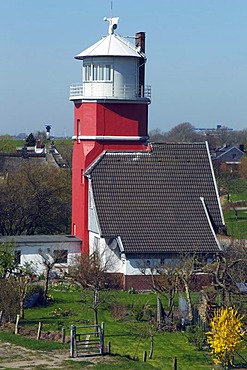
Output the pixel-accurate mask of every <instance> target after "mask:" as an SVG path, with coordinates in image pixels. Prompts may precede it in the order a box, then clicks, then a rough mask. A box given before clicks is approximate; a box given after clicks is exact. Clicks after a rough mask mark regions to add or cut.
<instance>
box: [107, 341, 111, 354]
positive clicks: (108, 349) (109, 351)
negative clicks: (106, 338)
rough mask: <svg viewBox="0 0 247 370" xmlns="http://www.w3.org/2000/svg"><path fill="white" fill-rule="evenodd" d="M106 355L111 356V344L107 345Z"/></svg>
mask: <svg viewBox="0 0 247 370" xmlns="http://www.w3.org/2000/svg"><path fill="white" fill-rule="evenodd" d="M107 353H108V355H110V354H111V342H108V343H107Z"/></svg>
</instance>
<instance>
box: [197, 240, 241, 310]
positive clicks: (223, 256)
mask: <svg viewBox="0 0 247 370" xmlns="http://www.w3.org/2000/svg"><path fill="white" fill-rule="evenodd" d="M246 262H247V248H246V246H245V241H244V240H243V241H241V240H240V241H237V240H235V241H233V240H232V242H231V243H230V244H228V245H227V244H225V245H223V253H220V254H218V255H217V256H216V259H215V261H214V262H213V263H211V264H209V265H206V266H205V267H204V271H207V272H209V273H211V274H212V276H213V279H214V286H215V288H216V289H217V290H218V291H221V292H222V303H223V304H224V305H225V306H231V305H232V303H233V302H232V293H236V292H238V289H237V285H236V284H237V283H240V282H245V281H246V280H247V271H246Z"/></svg>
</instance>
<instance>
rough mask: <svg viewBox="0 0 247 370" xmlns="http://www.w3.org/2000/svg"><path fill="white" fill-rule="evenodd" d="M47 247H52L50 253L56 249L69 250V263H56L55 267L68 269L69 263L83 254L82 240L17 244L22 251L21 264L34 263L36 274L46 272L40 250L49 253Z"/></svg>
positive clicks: (18, 249)
mask: <svg viewBox="0 0 247 370" xmlns="http://www.w3.org/2000/svg"><path fill="white" fill-rule="evenodd" d="M47 248H49V249H50V254H51V255H52V254H53V252H54V251H55V250H67V251H68V258H67V264H66V263H61V264H56V265H55V266H54V269H55V268H57V269H59V268H62V269H67V267H68V265H72V264H73V263H74V261H75V259H76V258H77V257H78V256H80V254H81V243H80V242H73V243H61V244H59V243H53V244H52V243H49V244H48V245H47V244H38V243H35V244H29V245H17V247H16V249H17V251H20V253H21V255H20V266H24V265H25V264H26V263H28V264H32V267H33V269H34V273H35V274H36V275H40V274H42V273H43V272H44V270H45V267H44V264H43V263H42V257H41V256H40V254H39V252H40V250H41V251H42V253H43V254H44V255H45V254H48V255H49V253H48V251H47Z"/></svg>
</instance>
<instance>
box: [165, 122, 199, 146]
mask: <svg viewBox="0 0 247 370" xmlns="http://www.w3.org/2000/svg"><path fill="white" fill-rule="evenodd" d="M165 141H169V142H176V143H177V142H181V143H185V142H197V141H202V137H201V135H200V134H198V133H197V132H196V131H195V128H194V127H193V126H192V125H191V123H189V122H184V123H180V124H179V125H177V126H175V127H173V128H172V129H171V130H170V131H168V132H166V134H165Z"/></svg>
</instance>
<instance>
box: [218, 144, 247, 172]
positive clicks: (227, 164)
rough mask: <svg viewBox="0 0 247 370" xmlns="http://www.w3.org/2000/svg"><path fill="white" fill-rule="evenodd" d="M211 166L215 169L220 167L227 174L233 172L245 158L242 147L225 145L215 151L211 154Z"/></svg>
mask: <svg viewBox="0 0 247 370" xmlns="http://www.w3.org/2000/svg"><path fill="white" fill-rule="evenodd" d="M211 157H212V161H213V165H214V166H215V167H216V168H217V169H221V168H222V167H223V168H225V170H227V171H229V172H235V171H236V170H237V168H238V165H239V164H240V162H241V160H242V159H243V158H244V157H246V154H245V152H244V146H243V145H240V146H239V148H238V147H237V146H230V145H225V146H223V147H222V148H220V149H216V150H214V151H213V152H212V153H211Z"/></svg>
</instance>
